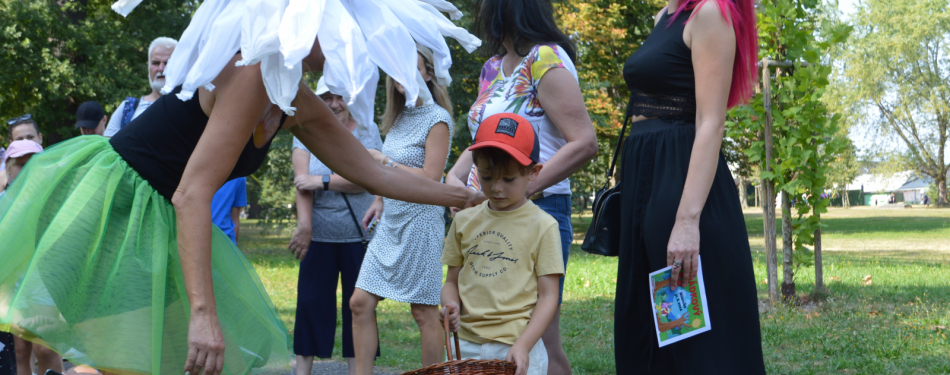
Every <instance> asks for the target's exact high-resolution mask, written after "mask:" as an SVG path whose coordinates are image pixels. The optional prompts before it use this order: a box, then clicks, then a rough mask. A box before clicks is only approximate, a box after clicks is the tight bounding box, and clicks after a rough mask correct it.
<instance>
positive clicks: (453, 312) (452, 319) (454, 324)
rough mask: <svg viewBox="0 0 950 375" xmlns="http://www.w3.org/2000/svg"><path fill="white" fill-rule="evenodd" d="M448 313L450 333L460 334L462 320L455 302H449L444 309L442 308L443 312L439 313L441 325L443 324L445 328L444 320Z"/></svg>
mask: <svg viewBox="0 0 950 375" xmlns="http://www.w3.org/2000/svg"><path fill="white" fill-rule="evenodd" d="M446 312H448V313H449V331H450V332H458V331H459V328H461V327H462V318H461V314H460V313H459V305H458V304H457V303H455V302H449V303H447V304H445V306H444V307H442V310H441V311H439V323H441V324H442V326H443V327H444V326H445V322H444V320H445V313H446Z"/></svg>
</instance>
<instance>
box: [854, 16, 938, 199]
mask: <svg viewBox="0 0 950 375" xmlns="http://www.w3.org/2000/svg"><path fill="white" fill-rule="evenodd" d="M853 22H854V26H855V37H854V38H853V39H852V42H851V43H850V45H849V47H850V48H848V49H847V53H845V54H844V56H843V57H844V61H845V64H844V69H843V70H844V75H843V77H842V78H841V81H840V82H839V84H840V85H842V86H843V87H844V90H843V91H844V92H846V93H849V94H850V95H843V96H842V99H843V100H841V101H840V102H839V103H840V105H839V106H840V108H841V110H842V111H849V112H852V113H856V114H859V115H861V119H860V120H862V122H863V123H865V124H867V125H869V126H871V127H874V128H875V129H876V130H877V135H878V136H879V137H881V138H882V139H884V140H891V141H894V142H875V146H876V147H878V148H890V149H891V150H894V148H893V147H890V146H893V145H895V144H896V145H900V146H902V147H900V149H899V150H898V152H899V153H900V154H902V156H903V158H902V160H904V161H905V163H904V168H910V169H913V170H916V171H917V172H919V173H920V174H923V175H926V176H929V177H931V178H933V179H934V180H935V181H936V182H937V186H942V188H940V189H939V196H938V197H935V198H936V199H935V202H936V203H937V204H939V205H947V202H948V201H947V188H946V186H947V172H948V170H950V163H947V160H948V155H947V146H948V141H950V3H948V1H947V0H889V1H883V0H867V1H865V2H863V3H862V6H860V7H858V9H857V12H856V13H855V15H854V17H853ZM932 198H934V197H932Z"/></svg>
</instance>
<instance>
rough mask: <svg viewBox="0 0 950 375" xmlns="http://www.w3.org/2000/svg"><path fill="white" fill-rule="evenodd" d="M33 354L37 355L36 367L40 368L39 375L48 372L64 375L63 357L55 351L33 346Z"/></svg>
mask: <svg viewBox="0 0 950 375" xmlns="http://www.w3.org/2000/svg"><path fill="white" fill-rule="evenodd" d="M33 353H34V354H36V364H37V366H36V367H38V368H39V371H40V373H39V375H42V374H45V373H46V370H53V371H56V372H58V373H60V374H62V373H63V357H60V356H59V354H58V353H56V352H54V351H53V349H50V348H47V347H45V346H43V345H39V344H33Z"/></svg>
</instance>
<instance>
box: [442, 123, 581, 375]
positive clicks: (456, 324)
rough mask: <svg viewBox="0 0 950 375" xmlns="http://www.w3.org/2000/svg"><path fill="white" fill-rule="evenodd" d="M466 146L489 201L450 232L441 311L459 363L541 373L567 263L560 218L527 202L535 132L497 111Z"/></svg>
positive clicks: (535, 167)
mask: <svg viewBox="0 0 950 375" xmlns="http://www.w3.org/2000/svg"><path fill="white" fill-rule="evenodd" d="M469 149H470V150H472V158H473V159H474V161H475V166H476V168H478V178H479V182H480V183H481V189H482V191H483V192H484V193H485V195H486V196H487V197H488V200H487V201H485V203H482V204H481V205H478V206H476V207H472V208H470V209H467V210H464V211H461V212H459V213H458V214H456V215H455V220H454V221H453V222H452V226H451V227H450V228H449V233H448V236H447V238H446V239H445V248H444V250H443V252H442V263H444V264H446V265H448V266H449V272H448V277H447V278H446V281H445V285H444V286H443V287H442V306H444V307H443V309H442V314H443V315H444V314H445V313H446V312H448V313H449V324H450V329H451V330H452V331H453V332H459V338H460V339H461V340H460V344H459V349H460V350H461V353H462V358H472V359H505V360H508V361H511V362H514V363H515V364H516V365H517V366H518V369H517V370H516V374H518V375H525V374H527V375H546V374H547V372H548V358H547V352H546V351H545V349H544V344H543V343H542V342H541V340H540V338H541V334H542V333H543V332H544V329H545V328H546V327H547V326H548V324H549V323H551V319H552V318H553V317H554V312H555V310H556V309H557V304H558V294H559V291H558V289H559V287H558V279H559V278H560V277H561V275H562V274H564V263H563V261H562V260H561V234H560V232H559V231H558V226H557V221H556V220H554V218H553V217H551V216H550V215H548V214H547V213H545V212H544V211H542V210H541V208H539V207H538V206H536V205H535V204H534V203H532V202H531V201H529V200H528V199H527V198H526V197H525V191H527V188H528V182H530V181H533V180H534V179H536V178H537V177H538V173H539V172H540V171H541V164H538V154H539V149H540V147H539V146H538V139H537V135H536V134H535V132H534V128H533V127H532V126H531V123H529V122H528V121H527V120H525V119H524V118H522V117H521V116H518V115H515V114H511V113H500V114H497V115H494V116H491V117H489V118H487V119H485V120H484V121H482V123H481V125H480V126H479V128H478V133H477V134H476V135H475V143H474V144H472V147H470V148H469Z"/></svg>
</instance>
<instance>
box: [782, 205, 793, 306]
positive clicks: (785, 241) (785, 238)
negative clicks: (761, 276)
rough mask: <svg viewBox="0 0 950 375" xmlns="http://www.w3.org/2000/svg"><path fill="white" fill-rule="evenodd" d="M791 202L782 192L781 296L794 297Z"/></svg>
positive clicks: (789, 298) (784, 297)
mask: <svg viewBox="0 0 950 375" xmlns="http://www.w3.org/2000/svg"><path fill="white" fill-rule="evenodd" d="M793 251H795V249H794V247H793V242H792V202H791V200H790V197H789V196H788V192H785V191H783V192H782V271H783V275H782V298H783V299H784V300H785V301H786V302H787V301H790V300H792V298H795V269H794V268H793V267H794V264H792V252H793Z"/></svg>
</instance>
